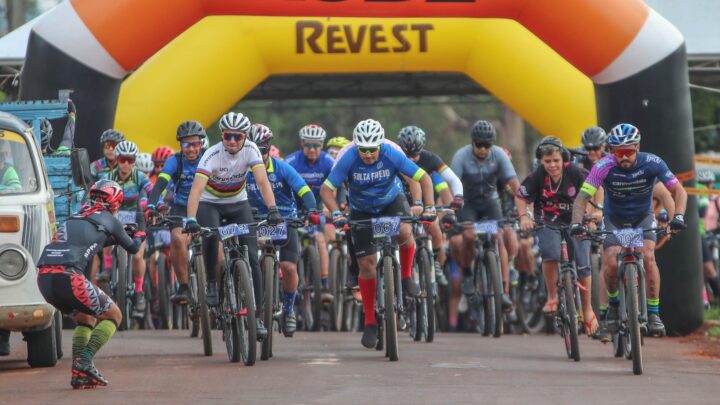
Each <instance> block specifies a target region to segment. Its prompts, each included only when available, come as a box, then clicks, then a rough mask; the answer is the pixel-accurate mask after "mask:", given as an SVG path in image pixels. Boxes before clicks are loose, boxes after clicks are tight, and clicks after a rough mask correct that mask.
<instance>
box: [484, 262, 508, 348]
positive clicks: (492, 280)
mask: <svg viewBox="0 0 720 405" xmlns="http://www.w3.org/2000/svg"><path fill="white" fill-rule="evenodd" d="M498 263H499V262H498V257H497V253H495V251H493V250H487V251H485V268H486V269H487V280H488V283H489V285H490V287H491V288H492V289H491V290H490V291H491V292H492V298H493V299H492V302H493V320H494V323H493V325H492V326H493V328H492V334H493V337H496V338H498V337H500V336H502V334H503V309H502V295H503V291H504V290H503V282H502V276H501V275H500V266H498Z"/></svg>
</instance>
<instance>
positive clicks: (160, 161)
mask: <svg viewBox="0 0 720 405" xmlns="http://www.w3.org/2000/svg"><path fill="white" fill-rule="evenodd" d="M176 138H177V136H176ZM174 154H175V152H174V151H173V150H172V148H171V147H169V146H160V147H158V148H156V149H155V150H154V151H153V153H152V156H151V158H152V163H153V169H152V171H151V172H150V175H149V176H148V177H149V178H150V182H152V184H155V183H156V182H157V178H158V176H159V175H160V172H162V169H163V166H164V165H165V162H166V161H167V160H168V159H170V156H172V155H174Z"/></svg>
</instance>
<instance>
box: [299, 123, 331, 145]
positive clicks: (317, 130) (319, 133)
mask: <svg viewBox="0 0 720 405" xmlns="http://www.w3.org/2000/svg"><path fill="white" fill-rule="evenodd" d="M298 135H300V139H302V140H305V141H320V142H325V137H326V136H327V133H326V132H325V130H324V129H323V127H321V126H320V125H316V124H308V125H305V126H304V127H302V128H300V132H298Z"/></svg>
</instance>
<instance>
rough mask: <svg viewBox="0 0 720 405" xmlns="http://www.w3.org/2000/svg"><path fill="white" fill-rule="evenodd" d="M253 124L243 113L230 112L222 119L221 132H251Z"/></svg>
mask: <svg viewBox="0 0 720 405" xmlns="http://www.w3.org/2000/svg"><path fill="white" fill-rule="evenodd" d="M251 127H252V124H251V123H250V120H249V119H248V117H246V116H244V115H243V114H242V113H234V112H229V113H227V114H225V115H223V116H222V118H220V130H221V131H223V130H231V131H242V132H248V133H249V132H250V128H251Z"/></svg>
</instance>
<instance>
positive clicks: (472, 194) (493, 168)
mask: <svg viewBox="0 0 720 405" xmlns="http://www.w3.org/2000/svg"><path fill="white" fill-rule="evenodd" d="M450 167H451V168H452V170H453V172H455V174H456V175H457V176H458V177H459V178H460V180H461V181H462V185H463V190H464V191H466V192H465V193H464V197H465V201H466V202H472V201H478V202H480V201H483V200H487V199H497V198H498V192H497V184H498V181H500V183H502V184H507V182H509V181H510V180H512V179H513V178H516V177H517V174H516V173H515V168H514V167H513V165H512V162H510V158H508V156H507V154H506V153H505V151H503V150H502V148H500V147H499V146H496V145H493V146H492V147H491V148H490V151H489V152H488V155H487V157H485V159H483V160H482V161H480V160H478V158H476V157H475V155H474V154H473V151H472V145H466V146H464V147H462V148H460V150H458V151H457V152H455V156H453V159H452V163H451V164H450Z"/></svg>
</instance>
